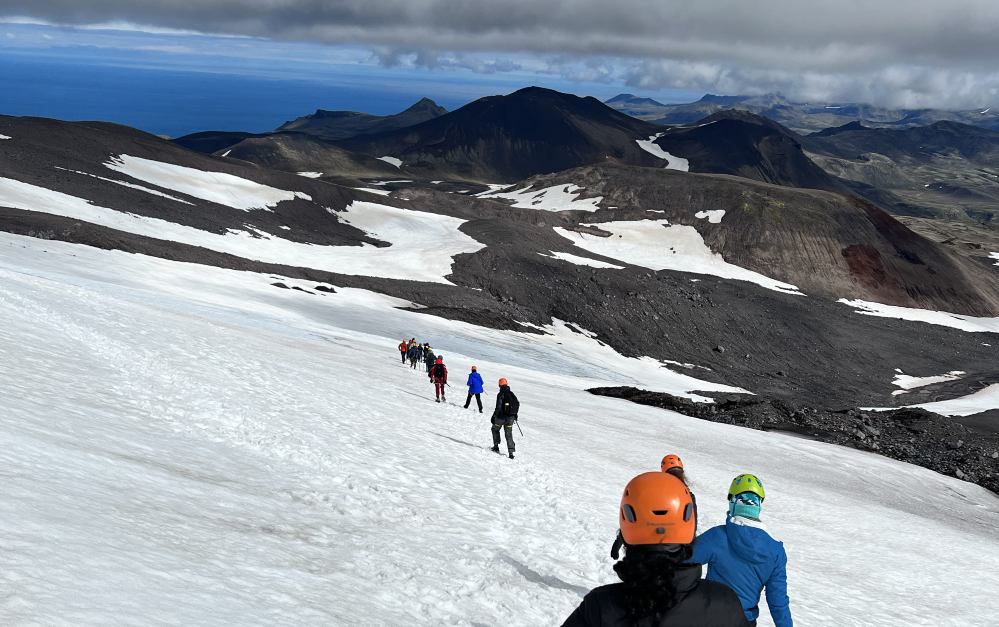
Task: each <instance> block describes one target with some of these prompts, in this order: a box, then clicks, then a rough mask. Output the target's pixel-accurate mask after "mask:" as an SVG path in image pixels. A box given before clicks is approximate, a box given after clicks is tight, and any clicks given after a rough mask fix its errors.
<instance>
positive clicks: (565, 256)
mask: <svg viewBox="0 0 999 627" xmlns="http://www.w3.org/2000/svg"><path fill="white" fill-rule="evenodd" d="M538 254H539V255H541V256H542V257H548V258H550V259H559V260H561V261H567V262H569V263H574V264H576V265H577V266H589V267H591V268H609V269H611V270H624V266H615V265H614V264H612V263H607V262H606V261H597V260H596V259H589V258H587V257H580V256H578V255H573V254H571V253H559V252H555V251H551V254H550V255H546V254H544V253H538Z"/></svg>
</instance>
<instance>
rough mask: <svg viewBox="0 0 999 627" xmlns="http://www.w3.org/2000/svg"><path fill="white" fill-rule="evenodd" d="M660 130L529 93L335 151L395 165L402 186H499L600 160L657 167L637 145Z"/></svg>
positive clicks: (576, 100) (598, 106)
mask: <svg viewBox="0 0 999 627" xmlns="http://www.w3.org/2000/svg"><path fill="white" fill-rule="evenodd" d="M661 130H662V129H661V128H660V127H658V126H656V125H654V124H650V123H647V122H643V121H641V120H636V119H634V118H631V117H629V116H627V115H624V114H622V113H618V112H617V111H614V110H613V109H611V108H609V107H607V106H606V105H604V104H603V103H601V102H600V101H598V100H596V99H595V98H580V97H578V96H573V95H570V94H562V93H559V92H555V91H551V90H548V89H542V88H538V87H530V88H526V89H521V90H520V91H517V92H515V93H513V94H510V95H509V96H490V97H488V98H482V99H480V100H476V101H475V102H473V103H471V104H468V105H466V106H464V107H462V108H460V109H458V110H456V111H453V112H451V113H448V114H447V115H442V116H440V117H438V118H435V119H433V120H430V121H427V122H423V123H422V124H417V125H416V126H412V127H408V128H405V129H401V130H398V131H393V132H388V133H379V134H375V135H365V136H362V137H355V138H352V139H347V140H343V141H340V142H337V145H338V146H340V147H342V148H345V149H347V150H350V151H351V152H356V153H360V154H364V155H368V156H371V157H376V158H381V157H386V156H387V157H391V158H393V159H398V160H399V161H400V162H401V166H402V167H401V170H402V172H403V173H405V174H407V178H411V177H415V178H423V179H430V178H446V179H460V180H466V181H473V182H480V183H503V182H513V181H517V180H520V179H523V178H526V177H528V176H531V175H534V174H544V173H550V172H558V171H561V170H566V169H569V168H573V167H578V166H581V165H587V164H590V163H594V162H597V161H603V160H612V161H616V162H620V163H627V164H631V165H645V166H659V167H662V166H663V165H665V163H666V162H665V161H664V160H663V159H660V158H658V157H656V156H655V155H653V154H651V153H649V152H647V151H646V150H643V149H642V148H641V147H640V146H639V144H638V143H637V140H647V139H648V138H649V137H650V136H652V135H654V134H655V133H657V132H659V131H661Z"/></svg>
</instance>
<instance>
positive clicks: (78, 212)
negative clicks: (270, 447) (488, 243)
mask: <svg viewBox="0 0 999 627" xmlns="http://www.w3.org/2000/svg"><path fill="white" fill-rule="evenodd" d="M0 205H4V206H8V207H14V208H16V209H25V210H28V211H39V212H42V213H49V214H53V215H60V216H64V217H67V218H73V219H76V220H82V221H84V222H90V223H92V224H98V225H101V226H106V227H108V228H112V229H116V230H119V231H124V232H126V233H134V234H136V235H144V236H146V237H152V238H156V239H161V240H168V241H173V242H178V243H181V244H188V245H191V246H200V247H202V248H207V249H209V250H214V251H217V252H222V253H229V254H232V255H236V256H238V257H242V258H244V259H252V260H254V261H262V262H266V263H277V264H283V265H288V266H295V267H306V268H314V269H316V270H327V271H329V272H338V273H341V274H351V275H360V276H375V277H383V278H387V279H408V280H413V281H427V282H432V283H445V284H448V285H450V284H451V283H450V282H449V281H447V280H445V279H444V277H445V276H446V275H448V274H450V273H451V264H452V263H453V256H454V255H457V254H461V253H473V252H476V251H478V250H480V249H482V248H483V245H482V244H480V243H478V242H477V241H475V240H474V239H472V238H471V237H469V236H467V235H465V234H464V233H462V232H460V231H459V230H458V227H459V226H461V225H462V224H463V223H464V222H465V221H464V220H460V219H458V218H452V217H449V216H441V215H437V214H433V213H425V212H422V211H412V210H409V209H398V208H395V207H386V206H384V205H378V204H374V203H368V202H360V201H355V202H354V203H352V204H351V205H350V206H349V207H347V209H346V211H344V212H339V213H337V214H336V215H337V216H338V218H339V219H340V220H342V221H344V222H346V223H348V224H351V225H353V226H356V227H357V228H359V229H361V230H363V231H365V232H366V233H368V234H369V235H371V236H372V237H374V238H375V239H378V240H382V241H386V242H390V243H392V245H391V246H389V247H387V248H378V247H376V246H371V245H368V244H365V245H363V246H315V245H311V244H302V243H299V242H292V241H289V240H286V239H282V238H280V237H275V236H273V235H271V234H269V233H265V232H262V231H256V230H240V231H237V230H229V231H228V232H226V233H225V234H218V233H210V232H208V231H202V230H200V229H196V228H194V227H190V226H185V225H182V224H177V223H175V222H168V221H166V220H160V219H158V218H147V217H145V216H139V215H135V214H131V213H124V212H121V211H115V210H113V209H107V208H105V207H99V206H97V205H93V204H91V203H90V202H88V201H86V200H83V199H81V198H77V197H75V196H70V195H68V194H63V193H61V192H55V191H52V190H48V189H44V188H41V187H36V186H34V185H29V184H28V183H22V182H20V181H15V180H13V179H7V178H2V177H0ZM331 213H332V212H331Z"/></svg>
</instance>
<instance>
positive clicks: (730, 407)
mask: <svg viewBox="0 0 999 627" xmlns="http://www.w3.org/2000/svg"><path fill="white" fill-rule="evenodd" d="M588 392H590V393H591V394H596V395H599V396H609V397H612V398H621V399H624V400H628V401H631V402H633V403H639V404H641V405H650V406H652V407H660V408H662V409H668V410H671V411H675V412H677V413H680V414H684V415H686V416H692V417H695V418H701V419H704V420H710V421H711V422H721V423H725V424H730V425H738V426H742V427H748V428H750V429H757V430H761V431H785V432H789V433H794V434H798V435H802V436H805V437H809V438H812V439H815V440H820V441H822V442H828V443H831V444H840V445H842V446H849V447H852V448H856V449H860V450H864V451H870V452H873V453H878V454H880V455H884V456H885V457H891V458H893V459H897V460H900V461H904V462H908V463H910V464H915V465H917V466H922V467H924V468H929V469H930V470H934V471H936V472H939V473H941V474H945V475H951V476H954V477H957V478H959V479H963V480H965V481H970V482H972V483H977V484H978V485H980V486H982V487H984V488H987V489H989V490H991V491H993V492H995V493H997V494H999V434H996V433H994V432H992V433H986V432H977V431H974V430H971V429H968V428H967V427H965V426H963V425H961V424H959V423H957V422H955V421H953V420H950V419H948V418H945V417H943V416H939V415H937V414H934V413H931V412H928V411H926V410H923V409H897V410H894V411H887V412H865V411H862V410H860V409H857V408H853V409H848V410H841V411H835V412H832V411H827V410H823V409H818V408H815V407H809V406H804V405H796V404H791V403H788V402H785V401H783V400H780V399H774V398H765V397H758V396H754V397H750V398H738V399H724V400H721V401H719V402H717V403H695V402H693V401H691V400H688V399H685V398H678V397H675V396H672V395H670V394H664V393H660V392H646V391H643V390H639V389H636V388H633V387H614V388H593V389H590V390H588Z"/></svg>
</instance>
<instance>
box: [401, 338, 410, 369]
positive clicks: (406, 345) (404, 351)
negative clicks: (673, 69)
mask: <svg viewBox="0 0 999 627" xmlns="http://www.w3.org/2000/svg"><path fill="white" fill-rule="evenodd" d="M407 353H409V342H407V341H406V340H403V341H402V342H400V343H399V354H400V355H402V365H403V366H405V365H406V354H407Z"/></svg>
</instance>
